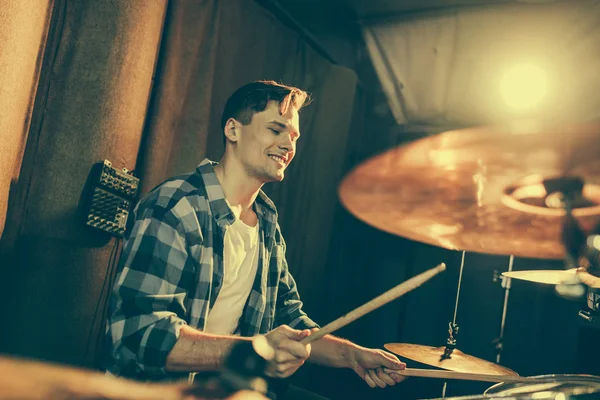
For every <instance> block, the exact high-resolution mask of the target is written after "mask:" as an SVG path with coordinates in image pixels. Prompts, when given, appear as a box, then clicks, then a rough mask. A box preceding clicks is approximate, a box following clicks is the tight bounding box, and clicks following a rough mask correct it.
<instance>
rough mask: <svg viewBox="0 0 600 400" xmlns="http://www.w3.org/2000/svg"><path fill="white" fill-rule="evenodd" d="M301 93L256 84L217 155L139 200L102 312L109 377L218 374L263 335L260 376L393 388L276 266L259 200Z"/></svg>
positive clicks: (390, 376)
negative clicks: (354, 379) (227, 359)
mask: <svg viewBox="0 0 600 400" xmlns="http://www.w3.org/2000/svg"><path fill="white" fill-rule="evenodd" d="M306 99H307V94H306V93H305V92H303V91H302V90H300V89H297V88H293V87H289V86H284V85H280V84H277V83H275V82H272V81H259V82H253V83H250V84H247V85H245V86H242V87H241V88H239V89H238V90H237V91H236V92H235V93H233V94H232V95H231V97H230V98H229V99H228V101H227V103H226V105H225V108H224V111H223V115H222V119H221V126H222V129H223V134H224V135H225V154H224V155H223V158H222V159H221V161H220V162H219V163H218V164H217V163H213V162H211V161H209V160H204V161H203V162H202V163H201V164H200V165H199V166H198V167H197V169H196V170H195V171H194V172H192V173H189V174H186V175H183V176H179V177H175V178H172V179H169V180H167V181H166V182H164V183H163V184H161V185H160V186H158V187H157V188H155V189H154V190H152V191H151V192H150V193H149V194H148V195H147V196H146V197H145V198H143V199H142V200H141V202H140V203H139V205H138V206H137V208H136V210H135V213H134V214H135V218H134V222H133V227H132V230H131V232H130V234H129V235H128V238H127V240H126V242H125V246H124V250H123V254H122V256H121V267H120V272H119V275H118V278H117V280H116V285H115V288H114V292H113V297H112V301H111V307H110V314H109V315H110V317H109V323H108V325H109V328H108V329H109V336H110V338H111V339H112V363H111V365H109V368H108V371H109V372H111V373H113V374H116V375H121V376H125V377H129V378H135V379H152V380H154V379H158V380H160V379H167V378H171V377H176V376H178V375H177V373H178V372H190V371H210V370H218V369H219V368H220V367H221V365H222V361H223V359H224V356H225V355H226V354H227V352H228V350H229V349H230V348H231V347H232V346H233V344H234V343H236V342H237V341H240V340H250V339H249V338H250V337H252V336H255V335H265V337H266V338H267V340H268V342H269V343H270V345H271V346H272V347H273V349H274V350H275V354H274V357H273V358H272V359H271V360H270V362H269V366H268V370H267V374H268V375H269V376H271V377H275V378H286V377H289V376H290V375H292V374H293V373H294V372H295V371H296V370H297V369H298V368H299V367H300V366H301V365H302V364H303V363H304V361H305V360H309V361H311V362H314V363H318V364H322V365H328V366H332V367H346V368H352V369H353V370H354V371H355V372H356V373H357V374H358V375H359V376H360V377H361V378H362V379H364V380H365V381H366V383H367V384H368V385H369V386H371V387H376V386H379V387H385V386H388V385H394V384H395V383H396V382H399V381H400V380H402V377H401V376H400V375H399V374H395V373H394V371H396V370H400V369H403V368H404V367H405V364H404V363H402V362H400V361H399V360H398V359H397V357H396V356H394V355H392V354H390V353H387V352H385V351H382V350H374V349H367V348H364V347H361V346H358V345H355V344H353V343H351V342H349V341H346V340H343V339H340V338H336V337H334V336H332V335H326V336H325V337H323V338H322V339H320V340H318V341H316V342H314V343H313V344H312V346H311V345H306V346H305V345H303V344H301V343H300V340H301V339H303V338H305V337H306V336H308V335H310V333H311V329H315V328H318V326H317V324H316V323H315V322H313V321H312V320H311V319H310V318H309V317H308V316H307V315H306V314H305V313H304V311H303V310H302V302H301V301H300V298H299V295H298V292H297V290H296V284H295V282H294V279H293V278H292V276H291V275H290V273H289V271H288V266H287V263H286V259H285V249H286V247H285V246H286V245H285V242H284V239H283V236H282V234H281V231H280V228H279V225H278V223H277V211H276V209H275V206H274V205H273V203H272V202H271V200H270V199H269V198H268V197H267V196H266V195H265V194H264V193H263V192H262V191H261V187H262V185H263V184H265V183H267V182H275V181H281V180H282V179H283V177H284V173H285V170H286V168H287V166H288V165H289V164H290V162H291V161H292V159H293V158H294V155H295V152H296V142H297V140H298V139H299V137H300V128H299V119H298V112H299V110H300V109H301V108H302V107H303V105H304V104H305V101H306Z"/></svg>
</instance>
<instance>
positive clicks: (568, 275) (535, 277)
mask: <svg viewBox="0 0 600 400" xmlns="http://www.w3.org/2000/svg"><path fill="white" fill-rule="evenodd" d="M502 275H504V276H506V277H508V278H513V279H518V280H522V281H529V282H536V283H543V284H547V285H559V284H561V283H577V282H581V283H583V284H585V285H587V286H589V287H593V288H600V278H598V277H597V276H594V275H591V274H590V273H588V272H586V271H583V270H580V269H578V268H571V269H566V270H537V271H536V270H532V271H511V272H503V273H502Z"/></svg>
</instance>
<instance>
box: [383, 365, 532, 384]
mask: <svg viewBox="0 0 600 400" xmlns="http://www.w3.org/2000/svg"><path fill="white" fill-rule="evenodd" d="M386 372H391V373H394V374H398V375H402V376H417V377H422V378H439V379H461V380H467V381H481V382H532V380H533V379H532V378H524V377H522V376H515V375H492V374H473V373H469V372H458V371H446V370H437V369H418V368H405V369H399V370H389V369H387V368H386Z"/></svg>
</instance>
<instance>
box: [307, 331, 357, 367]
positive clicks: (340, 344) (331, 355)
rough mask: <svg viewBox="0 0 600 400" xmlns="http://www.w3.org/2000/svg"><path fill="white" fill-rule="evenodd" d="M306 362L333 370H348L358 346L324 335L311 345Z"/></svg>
mask: <svg viewBox="0 0 600 400" xmlns="http://www.w3.org/2000/svg"><path fill="white" fill-rule="evenodd" d="M311 346H312V351H311V353H310V357H309V358H308V361H310V362H313V363H315V364H320V365H326V366H328V367H334V368H348V367H350V365H351V361H352V358H353V357H354V351H355V350H356V349H357V348H358V346H357V345H356V344H354V343H352V342H350V341H349V340H346V339H342V338H338V337H335V336H333V335H325V336H323V337H322V338H321V339H319V340H317V341H315V342H314V343H312V344H311Z"/></svg>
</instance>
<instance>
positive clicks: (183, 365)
mask: <svg viewBox="0 0 600 400" xmlns="http://www.w3.org/2000/svg"><path fill="white" fill-rule="evenodd" d="M241 340H251V339H250V338H243V337H239V336H227V335H214V334H211V333H206V332H202V331H199V330H197V329H194V328H192V327H189V326H187V325H185V326H183V327H182V328H181V330H180V331H179V338H178V339H177V342H175V346H173V348H172V349H171V351H170V352H169V354H168V356H167V360H166V363H165V369H166V370H167V371H170V372H181V371H194V372H196V371H216V370H219V369H220V368H221V366H222V363H223V361H224V359H225V357H226V356H227V354H228V353H229V351H230V350H231V348H232V347H233V346H234V345H235V344H236V343H237V342H239V341H241Z"/></svg>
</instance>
